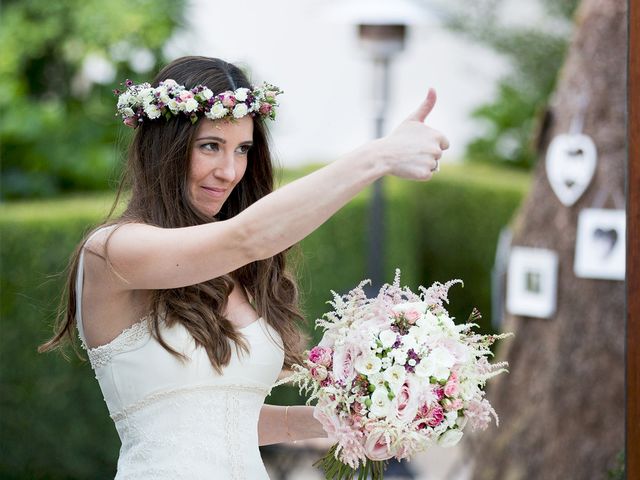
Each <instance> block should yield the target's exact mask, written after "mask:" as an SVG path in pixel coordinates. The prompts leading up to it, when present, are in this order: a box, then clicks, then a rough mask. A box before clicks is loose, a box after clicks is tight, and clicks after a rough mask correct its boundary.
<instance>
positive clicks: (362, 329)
mask: <svg viewBox="0 0 640 480" xmlns="http://www.w3.org/2000/svg"><path fill="white" fill-rule="evenodd" d="M367 283H368V281H364V282H361V283H360V284H359V285H358V286H357V287H356V288H355V289H353V290H351V291H350V292H349V293H348V294H346V295H343V296H340V295H338V294H336V293H335V292H333V295H334V299H333V301H332V302H329V303H330V304H331V306H332V307H333V310H332V311H330V312H328V313H326V314H325V315H324V316H323V318H322V319H319V320H316V327H320V328H323V329H324V336H323V338H322V340H321V342H320V343H319V344H318V345H317V346H315V347H313V348H312V349H311V350H310V351H308V352H307V360H306V361H305V364H304V365H294V366H293V370H294V373H293V374H292V375H291V376H289V377H288V378H286V379H283V380H282V381H280V382H279V384H282V383H287V382H292V383H294V384H296V385H298V387H299V388H300V390H301V391H304V392H305V393H306V394H307V395H309V399H308V402H307V403H311V402H313V401H316V402H317V403H316V407H315V411H314V416H315V417H316V419H317V420H318V421H319V422H321V424H322V425H323V427H324V429H325V430H326V432H327V433H328V435H329V437H330V438H331V439H332V440H334V441H335V444H334V446H333V447H332V448H331V449H330V450H329V452H328V453H327V455H326V456H325V457H324V458H322V459H321V460H319V461H318V462H317V463H316V465H319V466H320V467H321V468H322V469H323V470H324V472H325V477H326V478H327V479H332V480H333V479H336V480H338V479H339V480H341V479H353V478H358V479H366V478H369V476H370V478H372V479H382V478H383V477H384V468H385V466H386V461H387V460H389V459H391V458H395V459H398V460H401V459H407V458H410V457H411V456H413V455H414V454H416V453H418V452H421V451H424V450H425V449H427V448H429V447H430V446H432V445H440V446H444V447H450V446H453V445H455V444H457V443H458V442H459V441H460V439H461V438H462V436H463V430H464V429H465V427H466V426H467V425H470V427H471V428H472V429H485V428H487V426H488V425H489V423H490V422H491V419H492V417H493V418H494V419H495V421H496V424H497V423H498V416H497V415H496V412H495V411H494V409H493V408H492V407H491V405H490V403H489V402H488V400H487V399H486V398H484V390H483V389H484V386H485V383H486V381H487V380H488V379H489V378H491V377H493V376H495V375H498V374H500V373H502V372H505V371H506V367H507V364H506V363H505V362H502V363H495V364H490V363H489V361H488V357H490V356H491V355H492V353H491V350H490V346H491V345H492V344H493V343H494V342H495V341H496V340H498V339H502V338H505V337H507V336H508V335H509V334H501V335H481V334H478V333H475V332H474V331H473V328H474V327H477V324H475V323H474V321H475V320H477V319H478V318H479V314H478V313H477V312H475V311H474V312H473V313H472V315H471V316H470V318H469V321H468V322H466V323H462V324H456V323H454V321H453V319H452V318H451V317H450V316H449V313H448V312H447V310H446V309H445V307H444V305H445V304H447V303H448V290H449V288H450V287H451V286H452V285H454V284H456V283H462V282H461V281H460V280H452V281H450V282H447V283H445V284H440V283H435V284H433V285H432V286H431V287H430V288H424V287H422V286H421V287H419V289H418V291H419V293H414V292H412V291H411V290H410V289H409V288H407V287H404V288H401V287H400V272H399V271H396V277H395V280H394V282H393V284H391V285H389V284H386V285H384V286H383V287H382V288H381V289H380V292H379V293H378V295H377V296H376V297H374V298H367V296H366V295H365V293H364V289H363V287H364V285H366V284H367ZM356 476H357V477H356Z"/></svg>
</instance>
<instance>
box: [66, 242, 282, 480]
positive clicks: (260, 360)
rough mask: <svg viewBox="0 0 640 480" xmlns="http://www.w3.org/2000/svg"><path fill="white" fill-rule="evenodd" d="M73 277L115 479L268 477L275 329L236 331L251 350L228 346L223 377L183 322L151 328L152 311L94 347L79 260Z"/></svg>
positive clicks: (262, 325)
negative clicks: (265, 413)
mask: <svg viewBox="0 0 640 480" xmlns="http://www.w3.org/2000/svg"><path fill="white" fill-rule="evenodd" d="M83 255H84V253H83V252H82V253H81V255H80V260H79V267H78V275H77V279H78V280H77V284H76V291H77V299H78V304H77V305H76V312H77V327H78V335H79V336H80V340H81V341H82V345H83V346H84V348H86V350H87V353H88V356H89V361H90V362H91V366H92V368H93V370H94V371H95V375H96V378H97V380H98V383H99V385H100V388H101V390H102V394H103V396H104V400H105V402H106V404H107V408H108V410H109V413H110V416H111V418H112V419H113V421H114V423H115V427H116V429H117V431H118V434H119V436H120V440H121V442H122V446H121V449H120V456H119V459H118V471H117V474H116V479H118V480H125V479H158V480H162V479H182V478H184V479H205V478H206V479H214V478H215V479H218V478H219V479H238V480H240V479H251V480H258V479H266V478H268V477H267V473H266V470H265V468H264V465H263V463H262V459H261V458H260V453H259V450H258V432H257V424H258V416H259V413H260V409H261V407H262V405H263V402H264V399H265V396H266V395H267V393H268V391H269V389H270V388H271V386H272V385H273V383H274V382H275V380H276V378H277V376H278V373H279V372H280V369H281V368H282V364H283V360H284V354H283V351H282V348H281V340H280V337H279V336H278V334H277V332H276V331H275V330H274V329H273V328H272V327H270V326H269V325H268V323H267V322H266V321H265V320H264V319H262V318H259V319H258V320H257V321H255V322H253V323H251V324H250V325H248V326H247V327H244V328H241V329H239V331H240V332H241V333H242V334H243V335H244V336H245V338H246V339H247V343H248V344H249V348H250V351H249V353H248V354H243V353H241V352H238V351H237V350H236V349H235V348H233V349H232V358H231V361H230V363H229V365H228V366H227V367H225V369H224V370H223V373H222V374H221V375H220V374H218V373H216V371H215V370H214V369H213V367H212V366H211V363H210V361H209V358H208V356H207V354H206V352H205V350H204V349H203V348H201V347H198V346H196V344H195V341H194V339H193V337H191V335H190V334H189V332H188V331H187V330H186V328H184V327H183V326H182V325H181V324H176V325H174V326H172V327H170V328H169V327H167V326H166V325H162V324H161V333H162V336H163V338H164V340H165V341H166V342H167V343H168V344H169V345H170V346H171V347H172V348H174V349H175V350H177V351H179V352H182V353H183V354H184V355H186V357H187V358H188V360H187V361H184V360H181V359H180V358H178V357H176V356H175V355H172V354H171V353H169V352H168V351H167V350H165V349H164V348H163V347H162V346H161V345H160V344H159V343H158V342H157V340H155V339H154V338H153V336H152V335H151V333H150V331H149V328H148V318H143V319H141V320H140V321H139V322H138V323H135V324H134V325H133V326H131V327H129V328H127V329H126V330H124V331H123V332H122V333H121V334H120V335H118V337H116V338H115V339H114V340H112V341H111V342H109V343H108V344H106V345H102V346H99V347H96V348H88V347H87V344H86V340H85V336H84V331H83V324H82V315H81V312H82V310H81V306H82V305H81V302H82V285H83V283H82V282H83V260H84V257H83Z"/></svg>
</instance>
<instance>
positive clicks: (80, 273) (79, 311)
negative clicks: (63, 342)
mask: <svg viewBox="0 0 640 480" xmlns="http://www.w3.org/2000/svg"><path fill="white" fill-rule="evenodd" d="M113 227H115V225H109V226H108V227H103V228H100V229H98V230H96V231H95V232H93V233H92V234H91V235H89V238H87V240H86V241H85V242H84V244H83V245H82V248H81V249H80V257H79V258H78V273H77V274H76V327H77V328H78V336H79V337H80V341H82V344H83V345H84V347H85V348H86V349H89V345H88V344H87V339H86V337H85V335H84V326H83V325H82V287H83V285H84V248H85V246H86V245H87V242H89V240H91V239H92V238H93V237H95V236H96V235H97V234H98V233H99V232H102V231H103V230H110V229H112V228H113Z"/></svg>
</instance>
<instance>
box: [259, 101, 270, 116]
mask: <svg viewBox="0 0 640 480" xmlns="http://www.w3.org/2000/svg"><path fill="white" fill-rule="evenodd" d="M259 112H260V113H261V114H262V115H268V114H269V113H270V112H271V104H269V103H263V104H262V105H260V110H259Z"/></svg>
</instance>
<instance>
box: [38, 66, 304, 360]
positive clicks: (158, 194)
mask: <svg viewBox="0 0 640 480" xmlns="http://www.w3.org/2000/svg"><path fill="white" fill-rule="evenodd" d="M168 78H172V79H174V80H175V81H176V82H178V84H180V85H184V86H186V87H187V88H193V87H195V86H196V85H198V84H201V85H206V86H207V87H209V88H210V89H211V90H212V91H213V92H214V93H218V92H223V91H226V90H235V89H237V88H241V87H245V88H251V84H250V82H249V80H248V79H247V77H246V76H245V74H244V73H243V72H242V71H241V70H240V69H239V68H238V67H236V66H235V65H233V64H230V63H227V62H225V61H223V60H220V59H217V58H207V57H182V58H179V59H177V60H174V61H173V62H171V63H170V64H169V65H167V66H166V67H165V68H163V69H162V70H161V71H160V72H159V73H158V75H157V76H156V78H155V79H154V81H153V83H152V85H153V86H157V85H158V84H159V82H161V81H162V80H165V79H168ZM200 121H202V120H200ZM253 122H254V123H253V126H254V129H253V147H252V148H251V149H250V150H249V152H248V162H247V169H246V172H245V174H244V176H243V178H242V180H241V181H240V182H239V183H238V184H237V185H236V187H235V188H234V189H233V191H232V192H231V194H230V196H229V198H228V199H227V201H226V202H225V203H224V204H223V206H222V208H221V210H220V212H218V214H217V215H216V217H215V218H210V217H207V216H205V215H204V214H202V213H201V212H199V211H198V210H196V208H195V207H194V206H193V204H192V203H191V201H190V198H189V195H188V189H187V175H188V171H189V162H190V152H191V147H192V144H193V141H194V137H195V133H196V130H197V125H198V124H197V122H196V124H192V123H191V121H190V120H189V119H188V118H186V116H181V115H180V116H176V117H173V118H171V119H170V120H168V121H165V120H164V119H163V118H160V119H158V120H156V121H145V122H143V123H142V124H141V125H140V126H139V127H138V128H137V129H136V132H135V136H134V138H133V141H132V143H131V145H130V147H129V152H128V161H127V168H126V169H125V173H124V176H123V179H122V181H121V183H120V187H119V189H118V194H117V196H116V200H115V202H114V206H113V208H112V209H111V213H110V214H109V216H111V215H112V214H113V211H114V210H115V208H116V205H117V204H118V201H119V198H120V196H121V194H122V192H124V191H125V190H127V189H130V190H131V198H130V200H129V202H128V205H127V207H126V209H125V211H124V212H123V213H122V215H120V216H119V217H118V218H116V219H114V220H112V221H110V222H107V223H105V224H104V225H111V224H117V225H118V226H121V225H123V224H126V223H132V222H135V223H145V224H148V225H154V226H158V227H162V228H180V227H188V226H193V225H200V224H203V223H208V222H212V221H221V220H225V219H228V218H231V217H233V216H234V215H237V214H238V213H239V212H241V211H242V210H244V209H245V208H247V207H248V206H250V205H251V204H252V203H254V202H256V201H257V200H258V199H260V198H262V197H264V196H265V195H267V194H269V193H270V192H272V191H273V186H274V185H273V184H274V172H273V166H272V160H271V154H270V152H269V145H268V134H267V131H266V128H265V125H264V123H263V122H264V120H263V119H262V118H261V117H259V116H256V117H254V118H253ZM104 225H103V226H104ZM116 228H117V227H116ZM111 234H113V231H112V232H111ZM85 240H86V237H85ZM83 244H84V240H83V242H82V243H81V244H80V245H79V246H78V248H77V249H76V251H75V252H74V254H73V255H72V257H71V261H70V263H69V275H68V280H67V285H66V290H65V293H64V296H63V303H62V307H61V309H60V311H59V314H58V322H57V326H56V329H55V334H54V336H53V337H52V338H51V339H50V340H49V341H47V342H46V343H44V344H42V345H41V346H40V347H39V348H38V351H40V352H44V351H48V350H52V349H55V348H58V347H59V346H61V345H62V343H63V342H64V341H65V340H69V341H71V342H72V344H73V340H74V339H75V335H74V328H75V323H76V292H75V281H76V272H77V267H78V259H79V254H80V251H81V249H82V245H83ZM107 244H108V240H107ZM105 252H106V245H105ZM285 255H286V252H281V253H279V254H277V255H275V256H273V257H271V258H268V259H266V260H259V261H255V262H252V263H250V264H248V265H245V266H243V267H241V268H239V269H238V270H236V271H234V272H231V273H230V274H228V275H223V276H221V277H218V278H213V279H211V280H208V281H206V282H203V283H199V284H196V285H190V286H187V287H182V288H174V289H165V290H155V291H153V292H152V295H151V302H150V303H151V305H149V311H150V314H149V318H150V320H149V321H150V327H151V333H152V335H153V336H154V337H155V338H156V339H157V340H158V342H159V343H160V344H161V345H162V346H163V347H164V348H165V349H167V350H168V351H170V352H171V353H172V354H174V355H177V356H182V355H181V354H180V353H179V352H176V351H175V350H173V349H172V348H171V347H170V346H169V345H167V343H166V342H165V341H164V339H163V338H162V334H161V331H160V324H161V322H162V321H164V322H165V323H166V324H167V325H168V326H171V325H173V324H175V323H176V322H179V323H181V324H182V325H184V327H185V328H186V329H187V330H188V331H189V333H190V334H191V335H192V336H193V338H194V339H195V341H196V343H197V344H198V345H200V346H202V347H203V348H204V349H205V350H206V352H207V355H208V356H209V359H210V360H211V364H212V365H213V367H214V368H215V369H216V371H218V372H221V371H222V368H223V367H224V366H226V365H228V363H229V361H230V359H231V351H232V350H231V349H232V347H233V345H232V344H235V346H236V348H238V349H240V350H244V351H248V345H247V343H246V341H245V339H244V337H243V336H242V334H241V333H239V332H238V331H237V330H236V329H234V327H233V325H232V324H231V322H230V321H229V320H228V319H227V318H225V316H224V313H223V312H224V311H225V307H226V304H227V298H228V296H229V294H230V293H231V290H232V289H233V286H234V280H235V281H236V282H237V283H239V284H240V285H241V286H242V287H244V288H245V290H246V291H247V293H248V294H249V295H250V297H251V298H252V300H253V306H254V308H255V309H256V311H257V313H258V315H259V316H261V317H263V318H264V319H265V320H266V321H267V322H268V323H269V324H270V325H271V326H272V327H273V328H274V329H275V330H276V331H277V332H278V334H279V335H280V337H281V338H282V341H283V344H284V352H285V365H287V366H290V365H291V364H292V363H299V362H300V361H301V351H302V348H303V347H304V341H305V338H304V336H303V334H302V330H301V328H300V327H301V324H302V322H303V320H304V319H303V317H302V314H301V312H300V310H299V307H298V291H297V286H296V282H295V280H294V278H293V276H292V275H291V274H290V273H289V272H288V271H287V268H286V258H285ZM105 258H106V254H105ZM107 262H108V259H107ZM74 348H75V350H76V352H77V351H78V350H77V348H76V346H75V344H74Z"/></svg>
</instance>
